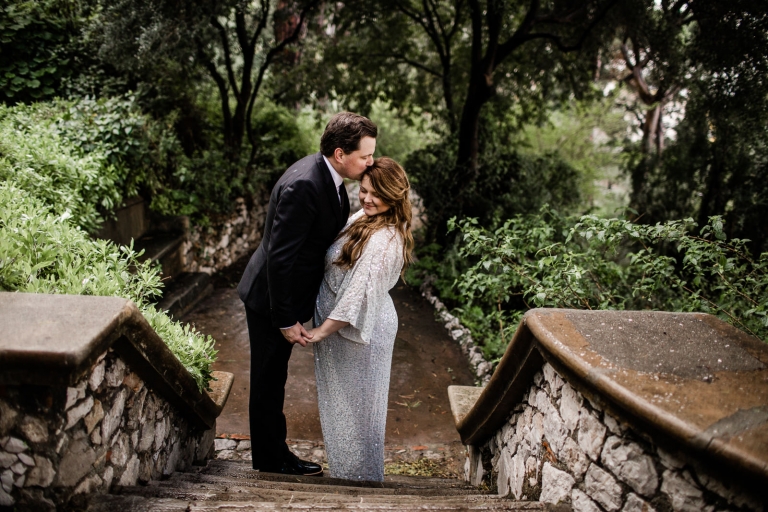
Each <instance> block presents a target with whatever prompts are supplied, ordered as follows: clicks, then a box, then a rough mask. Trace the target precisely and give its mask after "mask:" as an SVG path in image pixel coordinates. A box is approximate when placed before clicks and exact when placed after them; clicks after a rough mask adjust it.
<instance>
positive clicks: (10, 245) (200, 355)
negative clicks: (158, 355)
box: [0, 182, 216, 391]
mask: <svg viewBox="0 0 768 512" xmlns="http://www.w3.org/2000/svg"><path fill="white" fill-rule="evenodd" d="M72 221H73V218H72V216H71V215H70V214H69V213H68V212H67V211H64V213H61V214H56V213H53V212H52V211H51V209H50V208H49V207H48V206H46V205H45V204H43V201H41V200H40V199H38V198H36V197H34V195H33V193H31V192H30V191H28V190H24V189H21V188H18V187H15V186H14V185H12V184H10V183H7V182H6V183H2V184H0V290H3V291H19V292H31V293H63V294H80V295H101V296H117V297H124V298H128V299H131V300H132V301H133V302H134V303H136V305H137V306H138V308H139V310H140V311H141V312H142V314H143V315H144V316H145V318H146V319H147V321H148V322H149V324H150V325H151V326H152V328H153V329H155V331H157V333H158V334H159V335H160V337H161V338H162V339H163V341H165V343H166V344H167V345H168V347H169V348H170V349H171V351H172V352H173V353H174V355H176V357H177V358H178V359H179V360H180V361H181V363H182V364H183V365H184V367H185V368H186V369H187V370H188V371H189V372H190V374H191V375H192V377H194V379H195V382H197V385H198V387H199V388H200V390H201V391H203V390H205V389H206V388H207V387H208V382H209V381H210V379H211V371H212V364H213V360H214V358H215V356H216V351H215V350H214V349H213V344H214V341H213V339H212V338H211V337H210V336H203V335H202V334H200V333H198V332H197V331H195V330H194V328H192V327H190V326H189V325H182V324H180V323H179V322H174V321H173V320H171V319H170V318H169V317H168V316H167V315H166V314H165V313H163V312H161V311H157V310H156V309H155V308H154V306H152V305H151V303H150V301H151V299H152V297H154V296H156V295H159V294H160V288H161V286H162V285H161V282H160V272H159V270H158V269H157V268H154V267H152V265H151V264H150V262H149V261H145V262H143V263H142V262H140V261H139V259H138V257H139V256H140V255H139V254H137V253H136V252H134V251H133V249H132V248H131V247H117V246H116V245H114V244H113V243H111V242H109V241H106V240H94V239H92V238H90V237H89V236H88V234H87V233H85V232H84V231H82V230H81V229H80V228H79V227H78V226H76V225H74V224H73V222H72Z"/></svg>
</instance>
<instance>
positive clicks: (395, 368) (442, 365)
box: [182, 259, 474, 473]
mask: <svg viewBox="0 0 768 512" xmlns="http://www.w3.org/2000/svg"><path fill="white" fill-rule="evenodd" d="M246 263H247V259H243V260H241V261H239V262H237V263H235V264H234V265H233V266H232V267H230V268H229V269H227V270H225V271H224V272H222V273H220V274H218V275H216V276H215V277H214V285H215V289H214V291H213V293H212V294H211V295H210V296H208V297H207V298H206V299H204V300H203V301H202V302H201V304H199V305H198V306H197V307H196V308H195V309H194V310H193V311H192V312H190V313H189V314H187V315H186V316H184V317H183V318H182V320H183V321H185V322H190V323H193V324H194V325H195V326H196V327H197V329H199V330H200V331H201V332H203V333H205V334H210V335H211V336H213V337H214V339H215V340H216V349H217V350H218V351H219V354H218V359H217V361H216V363H215V365H214V369H216V370H221V371H226V372H231V373H233V374H234V375H235V381H234V385H233V387H232V392H231V394H230V396H229V400H228V402H227V404H226V406H225V408H224V411H223V413H222V414H221V416H220V417H219V419H218V420H217V437H232V438H235V439H243V438H247V436H248V433H249V429H248V395H249V372H250V368H249V366H250V363H249V346H248V330H247V327H246V322H245V312H244V309H243V304H242V302H241V301H240V299H239V298H238V296H237V291H236V290H235V286H236V285H237V281H238V280H239V278H240V275H241V274H242V270H243V268H244V266H245V264H246ZM391 295H392V299H393V300H394V303H395V308H396V309H397V313H398V317H399V320H400V328H399V330H398V335H397V340H396V342H395V350H394V355H393V361H392V377H391V383H390V393H389V404H390V406H389V413H388V417H387V427H386V443H387V449H386V456H387V458H388V461H389V462H397V461H414V460H416V459H418V458H420V457H421V456H422V455H426V457H428V458H429V459H432V460H436V461H439V460H444V461H445V462H446V463H447V464H445V466H446V467H447V469H448V470H449V472H452V473H457V472H458V471H460V467H459V466H460V465H463V447H462V445H461V441H460V439H459V436H458V434H457V432H456V428H455V426H454V424H453V419H452V416H451V413H450V405H449V403H448V395H447V387H448V386H449V385H451V384H459V385H472V384H473V383H474V377H473V375H472V373H471V372H470V370H469V367H468V365H467V362H466V359H465V357H464V356H463V354H462V353H461V350H460V348H459V345H458V344H457V343H456V342H455V341H453V340H452V339H451V338H450V337H449V336H448V334H447V332H446V330H445V329H444V328H443V326H442V325H441V324H439V323H437V322H436V321H435V320H434V313H433V308H432V306H431V305H430V304H429V303H428V302H427V301H426V300H425V299H423V298H422V297H421V295H420V294H419V293H418V292H417V291H415V290H413V289H411V288H410V287H408V286H406V285H404V284H403V283H402V282H399V283H398V284H397V285H396V286H395V288H394V289H393V290H392V292H391ZM288 371H289V375H288V383H287V386H286V403H285V414H286V418H287V422H288V438H289V439H290V440H291V442H292V443H293V448H294V451H297V453H299V454H300V455H302V453H301V452H302V450H301V448H302V445H306V446H304V447H305V448H306V447H311V448H316V447H318V446H322V432H321V429H320V420H319V415H318V409H317V392H316V387H315V374H314V360H313V356H312V350H311V349H309V348H303V347H300V346H296V347H295V348H294V351H293V355H292V356H291V361H290V364H289V369H288ZM297 447H298V450H297V449H296V448H297ZM310 451H311V449H310Z"/></svg>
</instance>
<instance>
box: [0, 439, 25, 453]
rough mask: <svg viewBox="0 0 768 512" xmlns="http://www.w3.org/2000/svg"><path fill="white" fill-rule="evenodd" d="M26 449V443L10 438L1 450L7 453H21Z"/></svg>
mask: <svg viewBox="0 0 768 512" xmlns="http://www.w3.org/2000/svg"><path fill="white" fill-rule="evenodd" d="M27 448H28V446H27V443H25V442H24V441H22V440H21V439H19V438H17V437H10V438H8V440H7V441H6V442H5V444H3V450H5V451H6V452H8V453H21V452H23V451H26V450H27Z"/></svg>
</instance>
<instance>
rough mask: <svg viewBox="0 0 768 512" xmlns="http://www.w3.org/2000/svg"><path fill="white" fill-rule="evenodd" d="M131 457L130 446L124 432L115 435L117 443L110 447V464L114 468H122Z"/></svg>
mask: <svg viewBox="0 0 768 512" xmlns="http://www.w3.org/2000/svg"><path fill="white" fill-rule="evenodd" d="M129 455H131V445H130V441H129V440H128V436H127V435H126V434H125V433H124V432H120V433H119V434H118V435H117V441H116V442H115V444H113V445H112V455H111V457H110V462H111V463H112V465H114V466H115V467H123V466H124V465H125V463H126V462H128V457H129Z"/></svg>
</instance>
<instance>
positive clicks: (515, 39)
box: [497, 0, 541, 63]
mask: <svg viewBox="0 0 768 512" xmlns="http://www.w3.org/2000/svg"><path fill="white" fill-rule="evenodd" d="M540 7H541V4H540V2H539V0H531V5H530V6H529V7H528V12H527V13H525V18H523V21H522V22H521V23H520V25H519V26H518V27H517V30H515V33H514V34H512V35H511V36H510V38H509V39H507V40H506V41H504V42H503V43H502V44H501V45H500V46H499V53H498V61H497V62H498V63H501V62H502V61H504V59H506V58H507V57H508V56H509V54H511V53H512V52H513V51H515V49H517V48H518V47H519V46H520V45H522V44H523V43H524V42H525V41H526V39H525V36H526V34H528V33H529V32H530V31H531V29H532V28H533V25H534V23H535V22H536V17H537V16H538V14H539V9H540Z"/></svg>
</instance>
